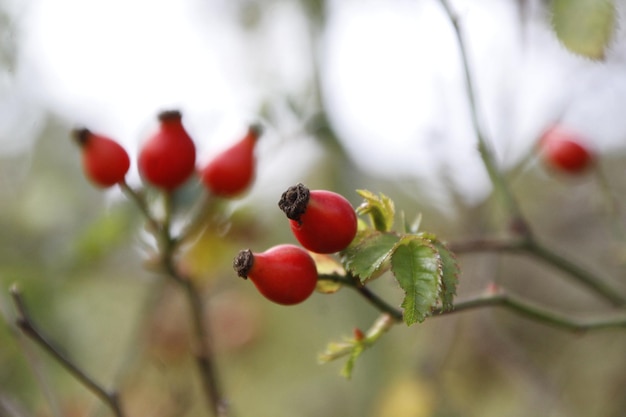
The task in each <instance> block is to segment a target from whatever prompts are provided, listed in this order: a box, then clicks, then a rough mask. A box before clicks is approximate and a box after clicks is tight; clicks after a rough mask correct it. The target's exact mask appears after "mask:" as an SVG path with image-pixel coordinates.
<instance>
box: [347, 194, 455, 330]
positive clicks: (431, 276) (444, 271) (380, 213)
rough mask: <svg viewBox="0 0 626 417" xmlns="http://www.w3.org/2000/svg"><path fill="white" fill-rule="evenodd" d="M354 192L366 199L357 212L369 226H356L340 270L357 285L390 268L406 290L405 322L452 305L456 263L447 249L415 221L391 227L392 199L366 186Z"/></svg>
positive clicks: (418, 318)
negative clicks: (398, 229)
mask: <svg viewBox="0 0 626 417" xmlns="http://www.w3.org/2000/svg"><path fill="white" fill-rule="evenodd" d="M358 193H359V194H360V195H361V196H362V197H363V198H364V199H365V201H364V202H363V204H361V206H359V209H358V210H357V211H358V212H359V214H368V215H369V216H370V220H371V227H369V228H364V229H362V230H360V231H359V233H358V234H357V237H356V238H355V240H354V242H352V244H351V245H350V246H349V247H348V248H347V249H346V250H345V251H343V253H342V263H343V265H344V268H345V269H346V270H347V271H348V272H349V273H350V274H352V275H353V276H355V277H358V278H359V280H360V281H361V283H366V282H367V281H368V280H371V279H374V278H376V277H378V276H380V275H381V274H382V273H384V272H386V271H389V270H391V272H392V273H393V275H394V276H395V278H396V280H397V281H398V283H399V284H400V287H401V288H402V290H403V291H404V293H405V297H404V301H403V302H402V308H403V309H404V315H403V317H404V322H405V323H406V324H407V325H411V324H414V323H416V322H422V321H424V319H425V318H426V317H428V316H429V315H430V314H431V313H432V311H433V310H434V309H435V308H436V307H437V306H438V305H439V303H441V307H442V310H449V309H451V308H452V300H453V298H454V295H455V294H456V286H457V281H458V274H459V267H458V264H457V262H456V258H455V257H454V255H453V254H452V253H451V252H450V250H449V249H448V248H447V247H446V246H445V245H444V244H443V243H442V242H441V241H439V240H438V239H437V237H436V236H435V235H433V234H432V233H426V232H419V231H418V229H417V227H418V226H419V222H415V224H414V225H412V226H407V225H406V222H403V228H404V232H403V233H397V232H394V231H392V230H391V227H393V224H394V216H395V209H394V203H393V201H392V200H391V199H390V198H389V197H387V196H385V195H383V194H381V195H380V196H376V195H375V194H373V193H371V192H369V191H366V190H359V191H358ZM417 218H418V219H420V216H418V217H417Z"/></svg>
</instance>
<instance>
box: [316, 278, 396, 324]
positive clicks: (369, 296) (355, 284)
mask: <svg viewBox="0 0 626 417" xmlns="http://www.w3.org/2000/svg"><path fill="white" fill-rule="evenodd" d="M318 279H319V280H325V281H332V282H337V283H341V284H343V285H346V286H348V287H350V288H352V289H354V290H355V291H356V292H358V293H359V294H361V295H362V296H363V298H365V299H366V300H367V301H368V302H369V303H370V304H372V305H373V306H374V307H376V309H378V310H379V311H381V312H383V313H387V314H388V315H389V316H391V317H392V318H393V319H394V320H395V321H402V317H403V315H402V311H401V310H399V309H397V308H395V307H392V306H391V305H390V304H389V303H387V302H386V301H385V300H383V299H382V298H380V297H379V296H378V294H376V293H375V292H373V291H372V290H370V289H369V288H368V287H366V286H365V285H363V284H362V283H361V281H360V280H359V279H358V278H356V277H353V276H352V275H348V276H342V275H337V274H322V275H319V276H318Z"/></svg>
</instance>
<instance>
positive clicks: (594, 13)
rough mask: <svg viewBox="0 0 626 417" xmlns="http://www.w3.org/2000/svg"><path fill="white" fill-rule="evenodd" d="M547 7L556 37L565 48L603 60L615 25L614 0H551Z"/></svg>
mask: <svg viewBox="0 0 626 417" xmlns="http://www.w3.org/2000/svg"><path fill="white" fill-rule="evenodd" d="M550 7H551V18H552V26H553V27H554V31H555V32H556V36H557V37H558V39H559V40H560V41H561V42H562V43H563V45H564V46H565V47H566V48H567V49H569V50H570V51H572V52H574V53H576V54H578V55H582V56H585V57H587V58H591V59H594V60H601V59H604V55H605V52H606V49H607V47H608V45H609V43H610V42H611V39H612V38H613V34H614V32H615V29H616V26H617V12H616V10H615V3H614V1H613V0H552V3H551V4H550Z"/></svg>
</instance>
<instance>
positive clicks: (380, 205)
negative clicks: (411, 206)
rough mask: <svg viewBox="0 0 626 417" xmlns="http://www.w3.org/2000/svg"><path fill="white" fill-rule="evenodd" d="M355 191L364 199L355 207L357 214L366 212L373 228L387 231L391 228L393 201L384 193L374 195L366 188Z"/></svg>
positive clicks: (393, 210) (393, 211)
mask: <svg viewBox="0 0 626 417" xmlns="http://www.w3.org/2000/svg"><path fill="white" fill-rule="evenodd" d="M357 193H358V194H359V195H360V196H361V197H363V198H364V199H365V200H364V201H363V203H362V204H361V205H360V206H359V207H357V209H356V211H357V213H358V214H360V215H363V214H368V215H369V217H370V221H371V224H372V226H373V227H374V229H376V230H378V231H381V232H388V231H390V230H391V229H392V228H393V221H394V215H395V208H394V204H393V201H391V199H390V198H389V197H387V196H386V195H384V194H380V195H379V196H376V195H375V194H374V193H372V192H370V191H367V190H357Z"/></svg>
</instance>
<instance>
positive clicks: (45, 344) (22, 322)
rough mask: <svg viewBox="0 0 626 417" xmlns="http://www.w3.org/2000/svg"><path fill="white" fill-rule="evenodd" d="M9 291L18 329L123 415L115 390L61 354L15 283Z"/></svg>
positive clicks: (114, 411) (112, 408)
mask: <svg viewBox="0 0 626 417" xmlns="http://www.w3.org/2000/svg"><path fill="white" fill-rule="evenodd" d="M10 292H11V296H12V297H13V303H14V304H15V307H16V309H17V313H18V316H17V319H16V325H17V326H18V327H19V328H20V330H21V331H22V332H23V333H24V334H25V335H26V336H28V337H29V338H30V339H32V340H33V341H34V342H35V343H37V344H38V345H39V346H41V347H42V348H43V349H44V350H45V351H46V352H48V354H50V355H51V356H52V357H53V358H54V359H55V360H56V361H57V362H59V363H60V364H61V365H62V366H63V367H64V368H65V369H66V370H67V371H68V372H69V373H70V374H71V375H72V376H73V377H74V378H76V379H77V380H78V381H79V382H80V383H81V384H83V385H84V386H85V388H87V389H88V390H89V391H91V392H92V393H93V394H94V395H95V396H97V397H98V398H100V400H101V401H102V402H103V403H105V404H106V405H107V406H108V407H109V408H110V409H111V411H112V412H113V414H114V415H115V416H116V417H124V413H123V411H122V407H121V405H120V401H119V397H118V394H117V392H115V391H107V390H106V389H105V388H104V387H102V386H101V385H100V384H98V383H97V382H96V381H95V380H94V379H93V378H92V377H91V376H89V375H88V374H87V373H86V372H85V371H84V370H83V369H81V368H80V367H79V366H78V365H77V364H75V363H74V362H73V361H72V360H71V359H69V358H68V357H66V356H65V355H63V354H62V353H61V351H60V350H59V349H58V348H56V347H55V346H54V344H53V343H52V342H50V340H48V338H47V337H45V336H44V335H43V334H42V333H41V331H40V330H39V329H38V328H37V326H36V325H35V323H34V322H33V320H32V319H31V317H30V315H29V314H28V310H27V309H26V304H25V303H24V300H23V299H22V294H21V292H20V290H19V288H18V287H17V285H13V286H12V287H11V289H10Z"/></svg>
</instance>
